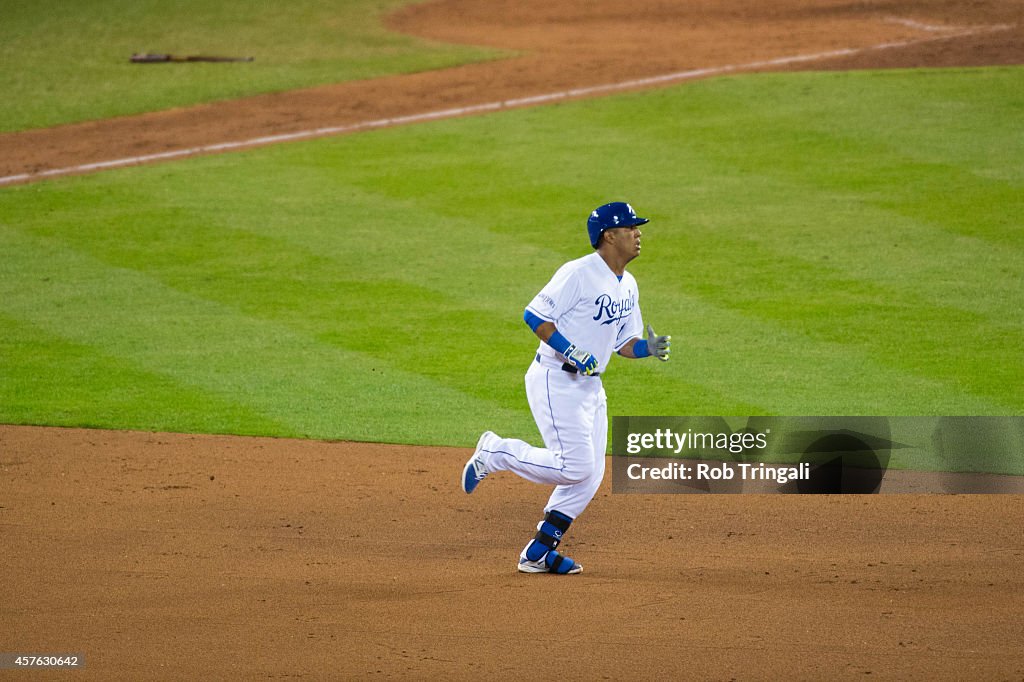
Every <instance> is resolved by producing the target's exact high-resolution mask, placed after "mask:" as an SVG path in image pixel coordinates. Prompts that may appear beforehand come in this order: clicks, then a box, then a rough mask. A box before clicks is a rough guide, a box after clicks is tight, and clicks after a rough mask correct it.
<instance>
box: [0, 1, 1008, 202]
mask: <svg viewBox="0 0 1024 682" xmlns="http://www.w3.org/2000/svg"><path fill="white" fill-rule="evenodd" d="M899 23H906V22H903V21H902V20H901V21H900V22H899ZM913 23H915V24H916V23H917V22H913ZM907 25H909V24H907ZM1014 27H1015V25H1013V24H997V25H992V26H975V27H966V28H956V27H943V30H942V34H941V35H930V36H927V37H922V38H914V39H911V40H902V41H896V42H886V43H878V44H877V45H868V46H867V47H848V48H841V49H836V50H827V51H825V52H815V53H812V54H801V55H793V56H789V57H778V58H775V59H764V60H759V61H754V62H748V63H746V64H727V65H725V66H713V67H707V68H703V69H689V70H687V71H676V72H674V73H666V74H662V75H659V76H650V77H647V78H636V79H632V80H627V81H620V82H618V83H607V84H604V85H592V86H589V87H583V88H573V89H571V90H561V91H559V92H552V93H547V94H544V95H533V96H531V97H519V98H515V99H506V100H500V101H496V102H488V103H486V104H474V105H470V106H465V107H452V108H450V109H441V110H438V111H428V112H424V113H421V114H410V115H408V116H395V117H391V118H381V119H377V120H373V121H362V122H360V123H351V124H348V125H340V126H326V127H321V128H313V129H310V130H300V131H297V132H294V133H281V134H278V135H265V136H262V137H254V138H250V139H247V140H236V141H233V142H219V143H216V144H207V145H201V146H197V147H187V148H184V149H174V150H171V151H166V152H157V153H154V154H142V155H140V156H128V157H124V158H121V159H111V160H109V161H97V162H93V163H84V164H79V165H76V166H66V167H63V168H51V169H49V170H43V171H39V172H37V173H19V174H17V175H6V176H2V177H0V185H7V184H14V183H18V182H29V181H33V180H42V179H45V178H51V177H55V176H59V175H70V174H74V173H88V172H91V171H100V170H108V169H111V168H121V167H124V166H136V165H140V164H145V163H150V162H153V161H166V160H169V159H180V158H185V157H189V156H199V155H202V154H209V153H213V152H223V151H232V150H239V149H247V148H251V147H262V146H265V145H270V144H277V143H280V142H295V141H298V140H309V139H313V138H318V137H329V136H331V135H341V134H345V133H355V132H361V131H366V130H374V129H377V128H389V127H392V126H398V125H406V124H410V123H424V122H427V121H436V120H440V119H446V118H455V117H458V116H467V115H473V114H482V113H487V112H491V111H499V110H502V109H517V108H522V107H528V106H536V105H539V104H548V103H551V102H557V101H559V100H567V99H575V98H577V97H587V96H591V95H598V94H605V93H610V92H616V91H620V90H636V89H642V88H646V87H653V86H658V85H665V84H668V83H673V82H679V81H686V80H692V79H694V78H703V77H707V76H720V75H724V74H729V73H741V72H745V71H754V70H757V69H763V68H769V67H774V66H786V65H788V64H799V63H803V62H816V61H823V60H825V59H832V58H835V57H849V56H853V55H858V54H863V53H866V52H874V51H878V50H892V49H897V48H901V47H909V46H911V45H919V44H921V43H929V42H935V41H939V40H950V39H953V38H964V37H967V36H972V35H978V34H982V33H995V32H997V31H1006V30H1009V29H1011V28H1014ZM918 28H921V29H922V30H932V27H930V26H929V27H927V28H926V27H925V25H923V24H922V25H921V26H919V27H918Z"/></svg>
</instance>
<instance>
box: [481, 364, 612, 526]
mask: <svg viewBox="0 0 1024 682" xmlns="http://www.w3.org/2000/svg"><path fill="white" fill-rule="evenodd" d="M542 362H543V364H541V363H542ZM526 399H527V401H528V402H529V404H530V411H531V412H533V419H534V421H536V422H537V427H538V428H539V429H540V433H541V437H542V438H543V439H544V445H545V447H543V448H537V447H534V446H532V445H530V444H529V443H526V442H524V441H521V440H518V439H515V438H501V437H500V436H499V437H498V439H497V440H494V441H493V442H491V443H488V447H487V450H488V456H487V467H488V468H489V469H490V470H492V471H511V472H513V473H516V474H518V475H519V476H522V477H523V478H525V479H526V480H528V481H533V482H534V483H546V484H549V485H554V486H556V487H555V490H554V492H553V493H551V497H550V498H549V499H548V503H547V505H546V506H545V507H544V511H545V512H548V511H551V510H552V509H557V510H558V511H560V512H562V513H563V514H566V515H567V516H570V517H572V518H576V517H577V516H579V515H580V513H582V512H583V510H584V509H585V508H586V506H587V504H589V503H590V500H592V499H593V497H594V495H595V494H596V493H597V489H598V487H599V486H600V485H601V480H602V479H603V478H604V469H605V466H604V465H605V451H606V449H607V444H608V399H607V396H606V395H605V392H604V387H603V386H602V385H601V378H600V377H593V376H591V377H588V376H583V375H581V374H570V373H569V372H566V371H564V370H563V369H562V368H561V366H560V363H556V362H555V361H553V360H548V359H547V358H542V359H541V360H540V361H537V360H535V361H534V362H533V363H531V365H530V369H529V370H528V371H527V372H526Z"/></svg>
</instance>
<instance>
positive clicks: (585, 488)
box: [519, 388, 608, 573]
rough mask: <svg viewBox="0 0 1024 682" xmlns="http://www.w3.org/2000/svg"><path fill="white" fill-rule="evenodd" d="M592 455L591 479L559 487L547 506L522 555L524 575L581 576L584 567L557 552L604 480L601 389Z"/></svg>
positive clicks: (605, 426)
mask: <svg viewBox="0 0 1024 682" xmlns="http://www.w3.org/2000/svg"><path fill="white" fill-rule="evenodd" d="M591 442H592V443H593V452H592V456H593V458H594V466H593V469H592V473H591V474H590V476H589V477H588V478H586V479H584V480H583V481H580V482H579V483H574V484H571V485H559V486H557V487H556V488H555V490H554V492H553V493H552V494H551V497H550V498H549V499H548V503H547V505H546V506H545V507H544V513H545V515H544V520H543V521H541V522H540V523H539V524H538V525H537V534H536V535H535V536H534V538H533V539H532V540H530V542H529V543H527V545H526V547H524V548H523V551H522V552H521V553H520V555H519V570H520V571H522V572H524V573H579V572H581V571H582V570H583V567H582V566H581V565H579V564H577V563H576V562H575V561H574V560H572V559H570V558H569V557H566V556H564V555H562V554H560V553H559V552H557V551H556V550H555V548H556V547H558V545H559V544H561V542H562V539H563V538H564V537H565V534H566V533H567V532H568V530H569V526H570V525H571V524H572V522H573V520H575V518H576V517H577V516H579V515H580V513H582V512H583V510H584V509H585V508H586V506H587V505H588V504H589V503H590V500H592V499H593V498H594V495H595V494H596V493H597V489H598V488H599V487H600V486H601V481H602V480H603V479H604V471H605V452H606V450H607V444H608V403H607V398H606V396H605V393H604V389H603V388H602V389H601V392H600V398H599V400H598V404H597V409H595V410H594V413H593V431H592V433H591Z"/></svg>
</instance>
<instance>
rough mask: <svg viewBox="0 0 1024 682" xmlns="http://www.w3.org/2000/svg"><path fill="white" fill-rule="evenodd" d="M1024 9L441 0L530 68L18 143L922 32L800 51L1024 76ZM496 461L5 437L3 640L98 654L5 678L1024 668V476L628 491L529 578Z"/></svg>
mask: <svg viewBox="0 0 1024 682" xmlns="http://www.w3.org/2000/svg"><path fill="white" fill-rule="evenodd" d="M1022 8H1024V5H1022V3H1021V2H946V1H937V2H918V3H913V2H881V1H878V2H818V3H814V4H813V6H808V4H806V3H797V2H783V1H773V2H769V3H762V2H737V1H736V0H730V1H723V2H709V1H707V0H701V1H698V2H688V3H674V2H668V1H662V2H658V1H657V0H637V1H635V2H631V3H610V2H603V1H600V0H592V1H591V2H586V3H584V2H579V1H573V2H560V3H554V2H547V3H544V2H537V1H536V0H525V1H519V2H511V1H509V2H489V3H479V2H474V1H472V0H460V1H446V2H432V3H427V4H424V5H418V6H415V7H412V8H410V9H408V10H406V11H403V12H401V13H399V14H397V15H395V16H393V17H391V18H390V19H389V22H390V25H391V26H392V27H394V28H395V29H397V30H402V31H407V32H410V33H414V34H417V35H422V36H427V37H430V38H435V39H439V40H445V41H460V42H471V43H477V44H487V45H494V46H500V47H511V48H513V49H516V50H519V51H521V56H519V57H516V58H513V59H509V60H505V61H497V62H490V63H486V64H476V65H470V66H464V67H459V68H455V69H450V70H445V71H436V72H429V73H421V74H414V75H407V76H396V77H392V78H385V79H380V80H377V81H366V82H359V83H349V84H342V85H335V86H329V87H324V88H316V89H309V90H303V91H299V92H290V93H279V94H273V95H264V96H260V97H253V98H248V99H245V100H239V101H234V102H223V103H218V104H211V105H204V106H199V107H192V108H188V109H177V110H173V111H168V112H159V113H154V114H146V115H142V116H134V117H125V118H120V119H114V120H110V121H97V122H90V123H83V124H77V125H70V126H63V127H59V128H54V129H46V130H36V131H29V132H24V133H17V134H12V135H4V136H0V149H3V154H2V158H0V174H4V175H7V174H13V173H23V172H29V173H35V172H38V171H40V170H45V169H47V168H60V167H64V166H68V165H74V164H81V163H91V162H96V161H103V160H108V159H113V158H118V157H123V156H131V155H139V154H148V153H153V152H159V151H164V150H167V149H177V148H182V147H189V146H195V145H204V144H211V143H217V142H224V141H231V140H239V139H247V138H250V137H255V136H259V135H269V134H278V133H284V132H292V131H296V130H304V129H309V128H312V127H319V126H325V125H331V126H334V125H342V124H345V123H352V122H358V121H365V120H372V119H377V118H382V117H393V116H401V115H408V114H414V113H421V112H423V111H432V110H436V109H442V108H446V107H453V106H467V105H472V104H478V103H482V102H490V101H495V100H499V99H503V98H511V97H522V96H528V95H534V94H543V93H548V92H554V91H558V90H561V89H565V88H572V87H579V86H587V85H596V84H602V83H609V82H617V81H621V80H628V79H633V78H641V77H645V76H652V75H658V74H663V73H669V72H673V71H678V70H682V69H692V68H699V67H708V66H723V65H729V64H747V63H750V62H753V61H757V60H763V59H771V58H777V57H783V56H789V55H796V54H809V53H814V52H820V51H825V50H833V49H837V48H847V47H849V48H858V47H866V46H871V45H877V44H879V43H882V42H886V41H907V40H916V39H921V38H922V37H925V38H929V39H930V40H929V42H923V43H917V44H914V45H911V46H907V47H899V48H888V49H874V50H870V51H865V52H862V53H858V54H856V55H852V56H848V57H845V58H842V59H832V60H825V61H815V62H813V63H804V64H793V65H790V67H789V68H815V69H825V68H828V69H848V68H870V67H907V66H915V67H916V66H920V67H934V66H950V67H953V66H964V65H987V64H1020V63H1021V57H1022V54H1024V41H1022V37H1024V36H1022V29H1021V24H1024V22H1022V21H1021V19H1022ZM910 22H916V23H910ZM997 24H1005V25H1010V27H1009V28H1003V29H1000V30H988V31H985V32H979V33H976V34H972V35H966V36H964V35H960V36H958V37H950V36H949V35H948V33H949V32H950V31H951V30H953V29H950V30H949V31H947V30H945V29H942V28H939V27H955V28H956V29H962V28H964V27H977V26H993V25H997ZM140 68H145V67H140ZM524 405H525V397H524ZM474 435H475V434H470V436H474ZM469 454H470V453H469V451H468V450H465V449H454V448H428V447H410V446H394V445H369V444H355V443H324V442H314V441H293V440H280V439H260V438H256V439H254V438H241V437H231V436H202V435H176V434H152V433H133V432H107V431H95V430H78V429H50V428H38V427H13V426H0V547H2V552H3V559H2V563H0V565H2V567H3V571H4V572H3V579H2V580H0V653H26V654H28V653H77V654H81V655H84V657H85V663H86V667H85V668H84V669H83V670H80V671H78V672H76V673H73V674H72V673H69V672H43V671H38V672H36V673H13V672H2V671H0V676H8V677H10V678H11V679H21V678H23V677H24V678H26V679H27V677H32V678H33V679H37V678H38V679H51V678H52V679H58V678H59V679H65V678H74V679H104V680H105V679H229V678H231V679H253V678H265V677H266V678H284V677H292V678H294V677H305V678H312V679H321V678H363V677H370V678H373V677H389V678H415V679H425V678H439V677H451V678H469V677H474V678H476V677H482V678H486V677H491V678H498V679H508V678H539V677H546V676H552V677H559V678H561V677H565V678H580V679H633V678H636V679H654V678H669V679H673V678H684V679H690V678H692V679H700V678H708V679H778V678H798V679H833V678H846V679H849V678H860V679H876V678H879V677H882V678H897V679H936V678H943V679H985V680H1021V679H1024V648H1022V647H1021V644H1020V643H1021V642H1022V641H1024V578H1022V571H1021V567H1022V556H1024V534H1022V532H1021V520H1022V519H1024V497H1022V496H1020V495H957V496H950V495H892V496H795V495H678V496H670V495H660V496H659V495H612V494H611V492H610V486H609V481H608V480H606V482H605V486H604V488H602V490H601V491H600V492H599V493H598V495H597V497H596V498H595V500H594V502H593V503H592V505H591V506H590V507H589V508H588V510H587V511H586V513H585V514H584V515H583V516H582V517H581V518H580V519H579V521H578V522H577V523H576V524H574V526H573V528H572V530H571V531H570V533H569V536H568V539H567V541H566V544H565V548H566V549H567V553H569V554H570V555H571V556H573V557H575V558H576V559H577V560H579V561H580V562H581V563H582V564H583V565H584V566H585V572H584V573H583V574H582V575H579V576H572V577H555V576H548V575H531V576H528V575H521V574H519V573H517V572H516V571H515V567H514V564H515V560H516V557H517V554H518V552H519V550H520V549H521V547H522V545H523V544H524V543H525V542H526V540H527V539H528V538H529V537H530V536H531V535H532V533H533V530H534V524H535V523H536V521H537V520H538V519H539V516H540V513H541V508H542V506H543V504H544V501H545V499H546V498H547V494H548V490H547V489H546V488H543V487H540V486H535V485H531V484H529V483H526V482H524V481H522V480H520V479H517V478H515V477H514V476H512V475H509V474H497V475H495V476H493V477H492V478H489V479H487V480H486V481H485V482H484V483H483V484H482V485H481V487H480V489H479V490H478V491H477V492H476V493H475V494H474V495H473V496H472V497H467V496H466V495H464V494H463V493H462V492H461V490H460V489H459V485H458V478H459V474H460V473H461V469H462V465H463V463H464V462H465V460H466V458H467V457H468V455H469ZM609 478H610V477H609ZM866 676H870V677H866Z"/></svg>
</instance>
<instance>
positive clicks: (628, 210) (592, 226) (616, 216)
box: [587, 201, 650, 249]
mask: <svg viewBox="0 0 1024 682" xmlns="http://www.w3.org/2000/svg"><path fill="white" fill-rule="evenodd" d="M647 222H650V221H648V220H647V218H638V217H637V215H636V211H634V210H633V207H632V206H630V205H629V204H627V203H626V202H624V201H613V202H612V203H610V204H605V205H604V206H598V207H597V208H595V209H594V212H593V213H591V214H590V217H589V218H587V232H589V233H590V245H591V246H593V247H594V248H595V249H596V248H597V243H598V242H599V241H600V240H601V233H602V232H604V231H605V230H610V229H611V228H613V227H633V226H634V225H643V224H644V223H647Z"/></svg>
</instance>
